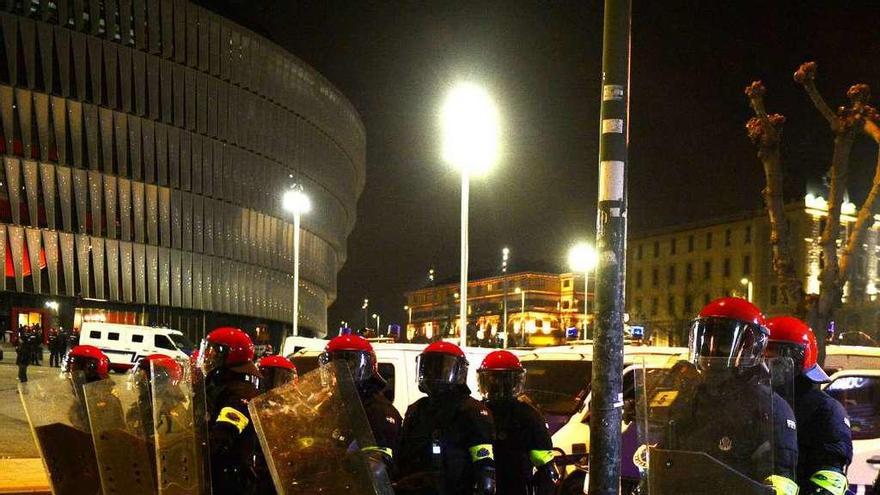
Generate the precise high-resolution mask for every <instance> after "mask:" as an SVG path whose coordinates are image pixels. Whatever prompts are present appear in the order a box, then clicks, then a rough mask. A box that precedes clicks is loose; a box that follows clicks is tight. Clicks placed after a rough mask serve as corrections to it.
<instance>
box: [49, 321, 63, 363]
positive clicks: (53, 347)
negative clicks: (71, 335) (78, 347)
mask: <svg viewBox="0 0 880 495" xmlns="http://www.w3.org/2000/svg"><path fill="white" fill-rule="evenodd" d="M60 340H61V339H60V338H59V336H58V331H57V330H55V329H54V328H53V329H50V330H49V366H51V367H53V368H54V367H56V366H59V365H61V353H60V351H61V346H60Z"/></svg>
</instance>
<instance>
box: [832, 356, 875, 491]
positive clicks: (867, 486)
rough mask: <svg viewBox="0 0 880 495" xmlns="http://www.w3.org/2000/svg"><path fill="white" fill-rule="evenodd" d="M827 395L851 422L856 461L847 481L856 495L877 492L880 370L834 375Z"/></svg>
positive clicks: (850, 371)
mask: <svg viewBox="0 0 880 495" xmlns="http://www.w3.org/2000/svg"><path fill="white" fill-rule="evenodd" d="M824 389H825V392H827V393H828V394H829V395H831V397H834V398H835V399H836V400H837V401H838V402H840V403H841V404H843V407H844V409H846V414H847V416H848V418H849V421H850V428H851V429H852V439H853V460H852V464H850V465H849V470H848V471H847V473H846V478H847V480H848V481H849V485H850V491H851V492H852V493H855V494H856V495H864V494H868V493H875V491H874V489H873V488H872V487H873V486H874V484H875V483H876V481H877V477H878V475H880V370H876V369H874V370H845V371H839V372H837V373H835V374H833V375H831V382H829V383H828V384H826V385H825V387H824Z"/></svg>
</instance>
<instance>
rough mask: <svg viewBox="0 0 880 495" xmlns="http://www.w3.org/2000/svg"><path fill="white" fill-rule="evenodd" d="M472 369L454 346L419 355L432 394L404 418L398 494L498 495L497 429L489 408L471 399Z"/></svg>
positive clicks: (422, 383)
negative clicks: (469, 377) (469, 372)
mask: <svg viewBox="0 0 880 495" xmlns="http://www.w3.org/2000/svg"><path fill="white" fill-rule="evenodd" d="M467 367H468V362H467V359H466V358H465V356H464V353H463V352H462V350H461V349H460V348H459V347H458V346H456V345H454V344H451V343H448V342H442V341H438V342H434V343H433V344H431V345H429V346H428V347H427V348H426V349H425V350H424V351H423V352H422V354H421V355H420V356H419V362H418V374H419V390H421V391H422V392H424V393H426V394H428V396H427V397H423V398H421V399H419V400H418V401H416V402H415V403H414V404H412V405H411V406H410V407H409V409H408V410H407V412H406V416H405V417H404V420H403V428H402V430H401V434H400V455H399V456H398V457H399V468H400V476H399V477H400V480H399V481H398V483H397V493H399V494H402V493H406V494H410V493H412V494H416V493H417V494H420V495H432V494H443V495H452V494H465V493H466V494H470V493H477V494H480V495H493V494H495V461H494V454H493V445H492V443H493V442H494V440H495V438H494V437H495V428H494V424H493V422H492V415H491V413H490V412H489V409H488V408H487V407H486V406H485V405H483V404H482V403H480V402H479V401H477V400H476V399H474V398H473V397H471V396H470V390H469V389H468V387H467V385H465V380H466V378H467Z"/></svg>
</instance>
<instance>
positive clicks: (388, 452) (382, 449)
mask: <svg viewBox="0 0 880 495" xmlns="http://www.w3.org/2000/svg"><path fill="white" fill-rule="evenodd" d="M361 451H363V452H381V453H383V454H385V455H387V456H388V457H389V458H392V459H393V458H394V454H393V453H392V452H391V449H388V448H385V447H379V446H376V447H364V448H362V449H361Z"/></svg>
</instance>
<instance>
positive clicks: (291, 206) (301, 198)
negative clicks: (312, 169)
mask: <svg viewBox="0 0 880 495" xmlns="http://www.w3.org/2000/svg"><path fill="white" fill-rule="evenodd" d="M282 205H283V206H284V209H285V210H287V211H289V212H291V213H293V335H294V337H295V336H297V335H299V234H300V232H299V230H300V227H299V225H300V217H301V216H302V214H303V213H308V212H309V211H310V210H311V209H312V202H311V201H309V197H308V196H306V193H305V192H304V191H303V188H302V186H300V185H298V184H297V185H294V186H293V189H291V190H289V191H287V192H286V193H284V197H283V198H282Z"/></svg>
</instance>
